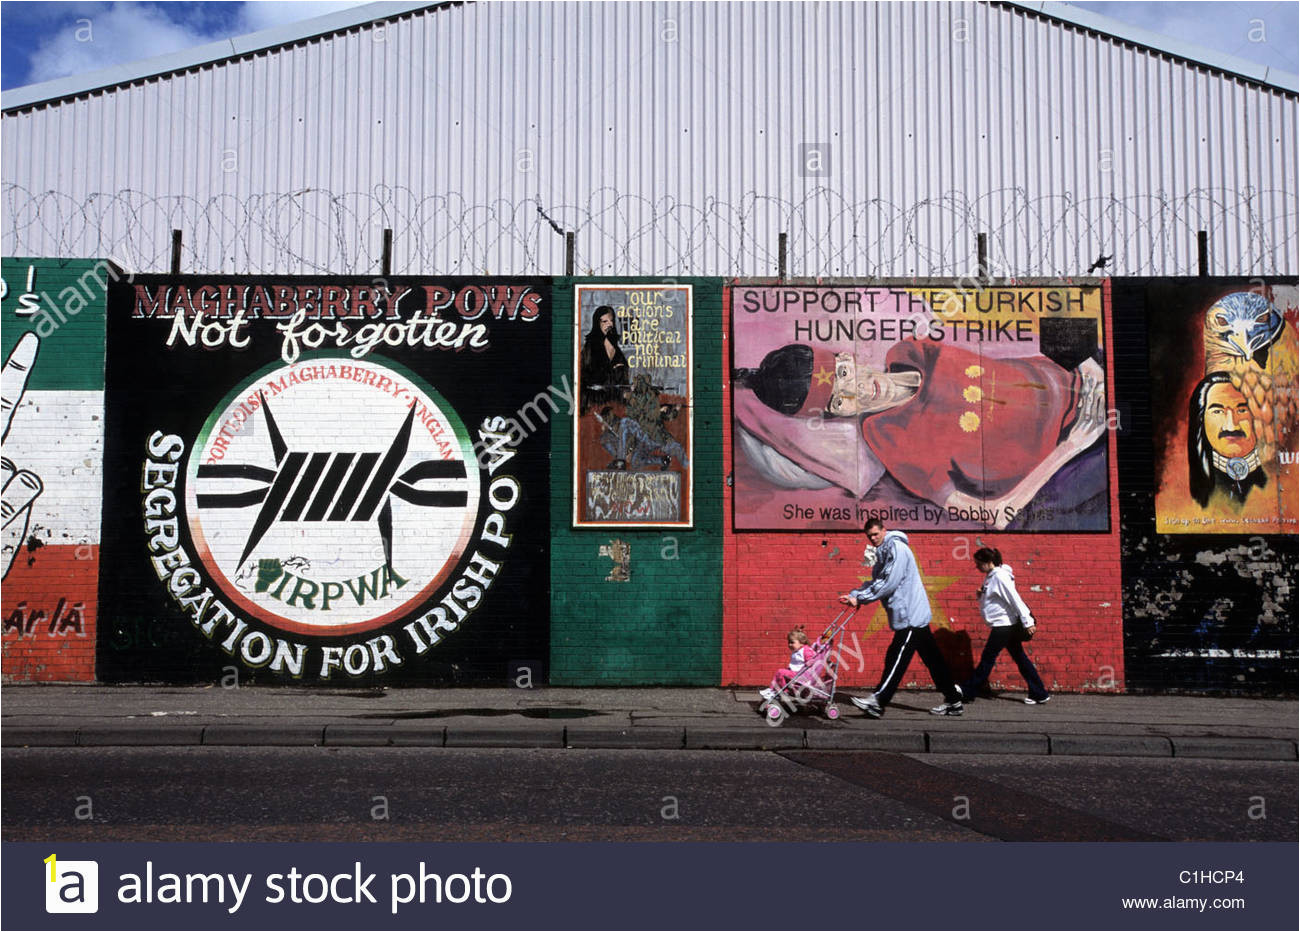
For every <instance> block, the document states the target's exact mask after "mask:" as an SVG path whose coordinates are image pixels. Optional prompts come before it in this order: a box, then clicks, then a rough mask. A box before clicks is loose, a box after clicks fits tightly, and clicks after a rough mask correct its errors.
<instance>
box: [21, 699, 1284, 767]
mask: <svg viewBox="0 0 1300 932" xmlns="http://www.w3.org/2000/svg"><path fill="white" fill-rule="evenodd" d="M858 692H859V691H857V690H854V691H853V693H854V694H858ZM1020 700H1021V694H1018V693H1008V694H1003V696H1001V697H1000V698H995V699H981V700H979V701H977V702H974V703H970V704H968V705H967V706H966V713H965V715H963V716H962V717H960V718H941V717H938V716H934V715H930V714H928V711H927V710H928V709H929V707H930V706H932V705H934V704H936V703H937V701H938V698H937V694H935V693H933V692H930V691H916V692H911V691H904V692H900V693H899V694H898V695H897V696H896V697H895V699H894V702H893V704H892V705H891V706H890V708H889V710H888V714H887V715H886V716H885V717H884V718H883V719H879V720H872V719H867V718H866V717H864V716H863V715H862V714H861V713H859V712H858V711H857V710H856V709H854V708H853V706H852V705H850V704H849V702H848V697H847V695H846V696H842V697H840V696H837V705H838V708H839V712H840V717H839V718H838V719H837V720H836V721H830V720H828V719H827V718H826V717H825V715H824V714H802V713H801V714H796V715H793V716H790V717H788V718H787V719H785V720H784V721H782V722H780V723H777V724H774V725H769V724H768V723H767V722H766V720H765V719H764V718H763V717H762V716H760V715H759V714H758V711H757V707H758V696H757V694H756V693H755V692H754V691H753V690H749V689H744V690H741V689H700V688H639V689H627V688H613V689H600V688H581V689H580V688H566V687H543V688H537V689H507V688H494V689H451V688H448V689H385V688H375V689H348V688H340V689H277V688H252V687H244V688H238V689H223V688H221V687H218V686H208V687H167V686H46V685H7V686H4V687H3V689H0V744H3V746H4V747H6V748H14V747H85V748H89V747H95V746H107V745H118V746H166V745H173V746H175V745H209V746H213V745H225V746H231V745H236V746H281V747H283V746H325V747H330V746H336V747H338V746H351V747H357V746H375V747H382V746H426V747H511V748H519V747H537V748H565V747H572V748H655V749H668V748H692V749H746V750H781V749H791V748H810V749H853V750H888V751H899V752H906V753H927V752H929V753H946V754H951V753H970V754H1005V753H1011V754H1053V755H1090V756H1099V755H1117V756H1134V757H1211V758H1222V759H1248V760H1285V761H1294V760H1296V759H1297V745H1296V741H1297V725H1296V723H1297V718H1296V716H1297V703H1296V701H1295V700H1290V699H1283V700H1276V699H1246V698H1206V697H1189V696H1128V695H1113V696H1112V695H1095V694H1094V695H1067V694H1058V695H1056V696H1054V697H1053V699H1052V701H1051V702H1050V703H1048V704H1046V705H1043V706H1026V705H1024V704H1023V703H1022V702H1021V701H1020Z"/></svg>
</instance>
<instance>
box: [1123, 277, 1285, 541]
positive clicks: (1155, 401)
mask: <svg viewBox="0 0 1300 932" xmlns="http://www.w3.org/2000/svg"><path fill="white" fill-rule="evenodd" d="M1146 300H1147V307H1148V308H1153V309H1157V310H1155V311H1153V312H1152V313H1150V314H1149V317H1148V321H1149V328H1150V329H1149V334H1148V336H1149V344H1150V347H1151V417H1152V440H1153V444H1154V451H1153V452H1154V458H1155V486H1156V491H1155V498H1156V531H1157V532H1158V533H1162V534H1275V533H1286V534H1294V533H1295V532H1296V530H1297V527H1300V525H1298V524H1297V519H1298V518H1300V508H1298V507H1297V504H1296V496H1297V468H1296V447H1297V437H1296V433H1297V430H1296V390H1297V340H1296V288H1295V286H1293V285H1258V284H1250V283H1246V282H1242V283H1241V284H1240V285H1237V286H1233V285H1222V284H1216V285H1213V286H1207V285H1198V284H1196V283H1194V282H1186V283H1184V282H1162V283H1160V284H1153V285H1150V286H1148V289H1147V299H1146Z"/></svg>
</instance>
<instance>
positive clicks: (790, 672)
mask: <svg viewBox="0 0 1300 932" xmlns="http://www.w3.org/2000/svg"><path fill="white" fill-rule="evenodd" d="M811 640H812V639H811V638H809V637H808V634H807V632H805V631H804V629H803V626H802V625H800V626H799V627H797V628H794V629H792V630H791V631H790V633H789V634H787V635H786V638H785V642H786V646H787V647H789V648H790V665H789V666H788V667H782V668H781V669H780V670H777V671H776V673H774V674H773V675H772V685H771V686H769V687H768V688H767V689H760V690H759V691H758V694H759V695H760V696H762V697H763V698H764V699H766V700H767V701H768V702H771V701H772V700H773V699H775V698H776V694H777V693H778V692H780V691H781V690H782V689H783V688H784V687H785V685H786V684H787V683H789V682H790V681H791V680H792V679H794V678H795V677H796V676H797V675H798V674H799V671H800V670H802V669H803V668H804V667H806V666H808V663H809V661H811V660H812V659H813V658H814V657H816V656H817V651H816V650H815V649H814V648H813V647H812V645H811V644H810V643H809V642H810V641H811Z"/></svg>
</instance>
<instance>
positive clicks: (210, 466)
mask: <svg viewBox="0 0 1300 932" xmlns="http://www.w3.org/2000/svg"><path fill="white" fill-rule="evenodd" d="M186 472H187V477H188V481H187V482H186V492H185V498H186V512H187V515H186V516H187V519H188V522H189V527H190V531H191V533H192V535H193V539H194V545H195V549H196V551H197V553H198V555H199V557H200V559H201V560H202V561H203V563H204V564H205V565H206V566H207V568H208V570H209V571H210V572H211V573H212V575H213V577H214V578H215V579H216V580H217V582H218V583H219V584H220V585H221V587H222V588H223V589H224V590H225V591H226V594H227V595H228V596H229V597H230V598H231V599H232V600H233V601H234V602H236V603H237V604H238V605H240V607H241V608H243V609H244V610H245V611H247V612H250V613H251V614H252V616H253V617H255V618H256V619H258V620H260V621H263V622H265V623H266V624H269V625H272V626H274V627H277V628H281V629H284V630H286V631H291V632H295V633H298V634H316V635H340V634H350V633H355V632H359V631H368V630H370V629H373V628H377V627H380V626H381V625H385V624H387V623H389V622H391V621H394V620H396V619H398V618H400V617H402V616H403V615H405V614H407V613H409V612H410V611H413V610H414V609H415V608H416V607H418V605H419V604H420V603H422V602H424V601H425V600H426V599H428V598H429V597H430V596H431V595H432V594H433V592H434V590H435V589H436V588H437V587H438V585H439V584H440V583H441V582H442V581H443V580H445V579H446V578H447V577H448V575H449V574H450V573H451V571H452V570H453V569H454V568H455V567H456V564H457V563H458V561H459V560H460V557H461V555H462V554H463V553H464V551H465V548H466V545H467V543H468V541H469V539H470V535H471V532H472V531H473V529H474V524H475V520H476V518H477V515H478V506H479V495H480V483H479V475H478V469H477V465H476V460H475V457H474V451H473V447H472V444H471V441H470V437H469V433H468V431H466V429H465V427H464V425H463V424H462V423H461V421H460V418H459V417H458V416H457V414H456V412H455V411H454V410H453V409H452V407H451V406H450V405H448V404H447V402H446V401H445V400H443V398H442V397H441V396H440V395H438V393H437V392H436V391H435V390H434V389H433V388H431V387H430V386H428V385H427V384H425V383H423V382H422V381H421V380H420V379H418V378H416V377H415V376H414V375H413V374H412V373H410V372H408V371H406V370H405V369H402V368H400V367H396V366H394V365H393V364H391V363H388V364H380V363H377V362H375V361H373V360H370V359H366V360H356V359H351V358H349V357H346V356H325V355H322V356H316V357H314V358H311V359H304V360H300V361H299V362H297V363H294V364H292V365H281V364H276V365H275V366H273V367H270V368H268V369H265V370H263V371H262V372H259V373H258V374H256V375H255V376H253V377H252V378H250V379H248V380H246V381H245V382H244V383H243V384H241V385H240V386H239V387H238V388H237V389H235V391H233V392H232V393H231V394H230V395H228V396H227V397H226V398H225V399H224V400H223V401H222V402H221V404H220V405H218V407H217V409H216V410H215V411H213V413H212V415H211V416H210V417H209V418H208V421H207V423H206V424H205V425H204V427H203V431H202V433H201V434H200V435H199V437H198V438H197V440H196V442H195V444H194V447H193V450H192V451H191V453H190V457H189V462H188V464H187V471H186Z"/></svg>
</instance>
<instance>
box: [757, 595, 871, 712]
mask: <svg viewBox="0 0 1300 932" xmlns="http://www.w3.org/2000/svg"><path fill="white" fill-rule="evenodd" d="M856 611H857V609H856V608H846V609H844V610H843V611H842V612H840V613H839V614H838V615H837V616H836V617H835V620H834V621H832V622H831V623H830V624H829V625H827V626H826V630H825V631H823V632H822V634H821V637H819V638H818V639H817V641H816V643H814V644H813V645H812V649H813V657H812V659H811V660H809V661H808V663H807V664H806V665H805V666H804V668H803V669H802V670H800V671H799V672H798V673H796V674H795V675H794V678H793V679H791V680H790V682H788V683H786V684H785V685H784V686H782V687H781V688H780V689H779V690H777V692H776V695H775V696H773V697H772V698H771V699H766V700H764V701H763V702H762V704H760V705H759V707H758V711H759V713H760V714H762V715H763V716H765V717H766V718H767V723H768V724H769V725H779V724H781V722H782V721H784V720H785V718H786V716H788V715H790V714H791V713H794V712H805V711H806V712H815V711H822V712H825V713H826V717H827V718H829V719H830V720H831V721H834V720H835V719H837V718H839V717H840V710H839V709H837V708H836V707H835V683H836V680H837V679H838V677H839V669H840V663H839V661H840V645H841V644H842V643H843V641H844V629H845V628H847V627H848V624H849V619H850V618H852V617H853V614H854V612H856Z"/></svg>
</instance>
